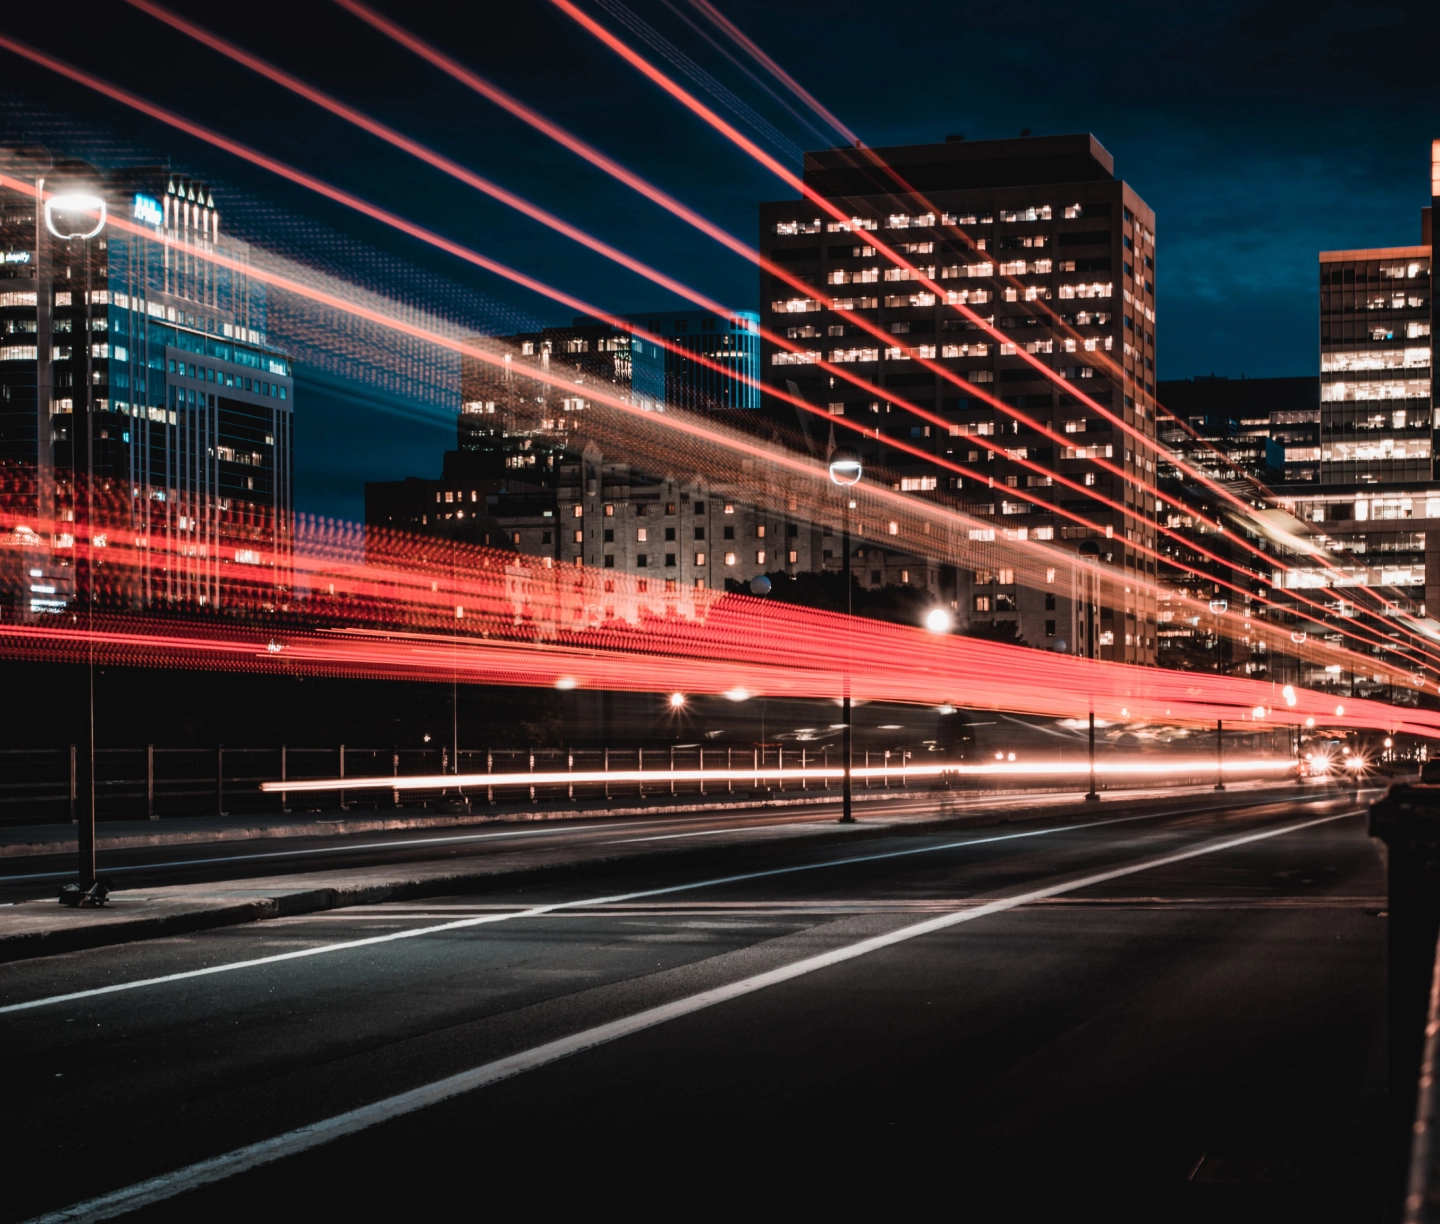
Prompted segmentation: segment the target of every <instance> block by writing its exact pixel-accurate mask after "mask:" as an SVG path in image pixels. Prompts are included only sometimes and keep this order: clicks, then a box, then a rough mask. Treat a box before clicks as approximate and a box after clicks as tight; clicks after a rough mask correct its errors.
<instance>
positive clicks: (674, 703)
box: [670, 693, 685, 710]
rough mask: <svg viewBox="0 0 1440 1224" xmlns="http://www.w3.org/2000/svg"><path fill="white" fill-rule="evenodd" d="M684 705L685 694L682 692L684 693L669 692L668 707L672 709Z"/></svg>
mask: <svg viewBox="0 0 1440 1224" xmlns="http://www.w3.org/2000/svg"><path fill="white" fill-rule="evenodd" d="M684 705H685V694H684V693H671V694H670V708H671V709H672V710H678V709H681V708H682V707H683V706H684Z"/></svg>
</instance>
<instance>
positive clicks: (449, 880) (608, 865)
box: [0, 788, 1339, 963]
mask: <svg viewBox="0 0 1440 1224" xmlns="http://www.w3.org/2000/svg"><path fill="white" fill-rule="evenodd" d="M1286 789H1287V790H1288V789H1291V788H1286ZM1335 797H1336V798H1339V796H1338V795H1336V796H1335ZM1187 798H1188V799H1191V800H1192V801H1193V800H1194V799H1195V798H1197V796H1179V795H1177V796H1176V797H1175V799H1173V800H1159V799H1157V800H1150V801H1142V802H1140V803H1136V804H1134V805H1133V806H1134V807H1135V808H1141V809H1144V808H1147V807H1149V806H1151V805H1154V806H1155V807H1156V808H1157V810H1156V811H1155V812H1154V814H1155V815H1157V816H1163V815H1164V814H1165V807H1166V806H1168V805H1169V804H1171V803H1176V802H1183V800H1184V799H1187ZM1284 798H1285V795H1284V794H1283V793H1282V794H1274V793H1269V792H1254V793H1253V800H1252V801H1250V802H1247V803H1244V804H1235V803H1233V802H1232V803H1231V804H1230V805H1229V806H1232V807H1233V806H1244V807H1255V806H1260V805H1262V804H1266V803H1273V802H1279V801H1283V799H1284ZM1095 811H1096V809H1095V808H1094V807H1093V806H1091V805H1089V804H1086V803H1084V802H1083V801H1080V802H1077V803H1074V804H1065V805H1060V806H1058V807H1055V808H1047V809H1046V810H1045V811H1044V812H1034V813H1031V812H1026V811H1020V812H1016V813H1013V814H1010V813H1007V814H1002V815H995V814H991V813H983V812H980V813H969V814H965V815H948V816H940V817H937V818H932V819H922V820H916V821H908V822H906V823H904V824H893V823H885V824H872V825H859V826H856V827H854V828H847V829H834V830H825V831H821V832H808V833H806V834H804V835H799V834H791V835H789V836H784V837H778V838H771V839H766V840H765V841H764V842H763V843H759V842H756V841H744V842H740V843H730V844H726V845H719V846H711V847H694V848H686V849H683V850H669V851H667V850H649V851H640V852H633V853H622V852H613V853H609V854H603V855H591V856H587V857H585V858H583V859H577V860H573V861H570V862H559V863H542V864H531V865H525V864H517V865H515V866H513V867H510V868H506V867H505V866H503V865H501V866H500V867H499V868H498V869H497V868H496V867H494V866H492V867H490V868H489V869H487V870H474V869H471V870H463V869H462V870H446V871H440V872H437V873H435V874H430V875H427V876H424V877H423V878H417V877H416V876H414V875H409V876H403V877H395V878H392V879H390V880H380V881H375V882H373V883H357V884H353V885H339V886H336V887H325V886H323V885H322V886H320V887H316V886H314V885H309V886H306V887H301V888H296V889H294V890H284V889H278V890H275V891H273V892H269V893H266V894H264V895H259V896H256V895H253V893H251V894H250V895H246V894H247V890H246V889H245V888H244V887H243V881H240V882H237V884H238V885H239V886H237V887H234V888H223V887H221V888H218V889H217V891H216V892H215V893H213V894H210V895H209V896H208V897H206V898H197V899H196V900H195V901H193V902H185V901H177V902H176V903H175V904H176V905H177V906H178V907H179V908H178V909H176V910H174V911H171V912H168V913H162V914H145V915H135V916H133V917H127V916H125V915H124V913H123V911H122V910H116V909H112V908H105V909H96V910H83V911H67V912H73V913H83V914H85V915H86V916H87V917H90V916H93V917H94V918H95V919H97V920H98V921H95V922H91V923H87V924H85V925H79V924H77V925H74V926H50V927H42V928H40V929H35V930H20V931H13V932H6V933H3V934H0V963H8V962H11V961H19V960H30V959H34V958H36V957H44V956H58V955H62V954H64V953H67V952H80V951H86V950H89V949H94V948H100V947H109V946H113V945H117V944H125V943H135V942H140V941H142V940H147V939H160V938H165V937H167V936H174V935H184V934H191V933H194V932H197V931H206V930H214V929H216V928H219V927H226V926H238V925H241V924H244V923H249V922H261V921H265V920H267V919H272V918H288V917H296V916H299V915H303V914H313V913H319V912H322V911H325V910H331V909H342V908H345V907H348V906H352V905H376V904H380V903H382V902H386V901H412V900H421V899H424V898H427V897H441V896H451V895H454V894H457V893H474V892H482V891H486V890H487V889H490V888H494V887H504V888H515V887H524V886H526V885H529V884H534V883H538V882H542V881H544V882H549V881H555V880H562V879H565V878H567V877H571V878H573V877H577V876H587V875H604V874H605V873H606V872H608V871H614V870H617V869H624V870H627V871H628V870H635V869H644V868H645V867H648V866H651V865H658V864H664V865H666V866H668V867H671V868H676V867H684V866H685V865H687V864H689V863H692V862H693V863H701V862H713V861H714V860H715V859H716V858H723V857H727V856H728V857H734V856H736V855H738V854H743V853H745V852H747V851H751V850H754V849H755V848H757V846H758V845H761V844H763V846H764V847H765V848H766V849H767V850H768V849H775V848H790V847H794V846H799V845H812V846H813V845H828V844H832V843H835V842H839V841H847V840H850V841H853V840H856V839H858V840H861V841H870V840H873V839H876V838H880V837H890V836H895V835H897V834H900V835H905V834H926V833H935V832H941V831H944V830H947V829H964V828H976V827H986V826H997V825H1007V824H1014V823H1022V822H1027V821H1030V820H1038V819H1043V818H1045V817H1058V818H1063V817H1065V816H1068V815H1079V814H1082V813H1094V812H1095ZM1137 814H1140V815H1143V814H1145V813H1144V811H1141V812H1139V813H1137ZM123 904H124V900H123V898H122V899H121V905H123ZM41 906H45V907H48V908H47V909H45V910H42V909H41V908H40V907H41ZM54 906H55V902H53V901H27V902H22V903H20V904H19V905H17V906H14V907H6V908H8V909H9V910H10V914H11V915H13V916H18V917H22V918H29V917H31V916H33V917H35V918H36V919H38V920H41V921H43V920H44V916H45V915H46V914H50V915H55V916H57V917H58V916H59V915H56V914H55V909H54V908H53V907H54ZM30 907H35V908H33V909H31V908H30ZM187 907H188V908H187ZM21 911H24V912H23V913H22V912H21ZM0 913H3V911H0Z"/></svg>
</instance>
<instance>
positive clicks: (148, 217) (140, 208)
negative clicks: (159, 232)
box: [132, 193, 165, 226]
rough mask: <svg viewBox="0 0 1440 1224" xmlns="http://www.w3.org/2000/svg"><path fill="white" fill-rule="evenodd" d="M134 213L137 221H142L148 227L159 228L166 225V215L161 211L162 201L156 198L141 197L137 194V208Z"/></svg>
mask: <svg viewBox="0 0 1440 1224" xmlns="http://www.w3.org/2000/svg"><path fill="white" fill-rule="evenodd" d="M132 212H133V216H134V217H135V220H137V221H142V222H144V223H145V224H146V225H155V226H159V225H164V224H165V214H164V212H163V211H161V208H160V201H159V200H157V199H156V198H155V197H154V196H148V195H140V194H138V193H137V194H136V196H135V207H134V209H133V210H132Z"/></svg>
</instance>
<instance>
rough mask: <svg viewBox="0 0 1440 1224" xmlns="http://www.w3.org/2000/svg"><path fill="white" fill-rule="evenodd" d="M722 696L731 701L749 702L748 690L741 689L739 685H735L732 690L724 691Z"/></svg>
mask: <svg viewBox="0 0 1440 1224" xmlns="http://www.w3.org/2000/svg"><path fill="white" fill-rule="evenodd" d="M723 695H724V696H725V697H727V698H728V699H729V700H731V701H749V700H750V690H749V689H744V688H741V687H740V686H739V685H736V687H734V688H732V689H726V690H725V692H724V694H723Z"/></svg>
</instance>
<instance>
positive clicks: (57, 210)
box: [45, 191, 105, 241]
mask: <svg viewBox="0 0 1440 1224" xmlns="http://www.w3.org/2000/svg"><path fill="white" fill-rule="evenodd" d="M45 228H46V229H48V230H49V231H50V232H51V233H52V234H54V235H55V237H57V238H63V239H66V240H67V241H68V240H69V239H71V238H93V237H95V235H96V234H98V233H99V232H100V231H101V230H102V229H104V228H105V201H104V200H103V199H101V198H100V197H99V196H98V195H94V194H92V193H90V192H88V191H67V192H64V193H62V194H60V195H54V196H51V197H50V198H49V199H48V200H46V201H45Z"/></svg>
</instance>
